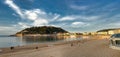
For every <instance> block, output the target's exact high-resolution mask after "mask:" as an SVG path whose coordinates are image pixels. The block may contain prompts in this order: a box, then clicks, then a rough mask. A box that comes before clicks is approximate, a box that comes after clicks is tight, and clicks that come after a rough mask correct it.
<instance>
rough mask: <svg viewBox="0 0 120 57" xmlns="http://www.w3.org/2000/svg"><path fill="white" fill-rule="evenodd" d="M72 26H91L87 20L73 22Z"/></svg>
mask: <svg viewBox="0 0 120 57" xmlns="http://www.w3.org/2000/svg"><path fill="white" fill-rule="evenodd" d="M71 25H72V27H86V26H89V25H90V24H89V23H85V22H73V23H72V24H71Z"/></svg>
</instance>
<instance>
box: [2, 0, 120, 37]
mask: <svg viewBox="0 0 120 57" xmlns="http://www.w3.org/2000/svg"><path fill="white" fill-rule="evenodd" d="M119 3H120V0H0V35H4V34H5V35H9V34H14V33H16V32H17V31H20V30H22V29H24V28H27V27H32V26H44V25H46V26H57V27H62V28H63V29H65V30H68V31H70V32H94V31H97V30H100V29H106V28H120V6H119Z"/></svg>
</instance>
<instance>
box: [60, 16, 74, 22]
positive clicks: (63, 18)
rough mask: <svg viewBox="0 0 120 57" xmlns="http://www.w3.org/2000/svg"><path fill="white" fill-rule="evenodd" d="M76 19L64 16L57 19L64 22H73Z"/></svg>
mask: <svg viewBox="0 0 120 57" xmlns="http://www.w3.org/2000/svg"><path fill="white" fill-rule="evenodd" d="M74 19H76V17H74V16H65V17H62V18H60V19H59V21H66V20H74Z"/></svg>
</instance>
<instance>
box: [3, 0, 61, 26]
mask: <svg viewBox="0 0 120 57" xmlns="http://www.w3.org/2000/svg"><path fill="white" fill-rule="evenodd" d="M5 3H6V4H7V5H9V6H10V8H12V9H13V10H14V11H15V12H16V13H17V14H18V15H19V16H20V17H21V18H22V19H26V20H30V21H32V22H33V23H32V24H31V25H33V26H41V25H44V24H48V23H49V21H48V18H47V17H48V15H47V13H46V12H44V11H42V10H41V9H32V10H25V9H21V8H19V7H18V6H17V5H16V4H15V3H14V2H13V0H5ZM58 17H59V15H55V16H54V17H53V18H54V19H57V18H58ZM28 24H29V23H21V22H19V23H18V25H20V26H22V27H23V28H24V27H28V26H29V25H28Z"/></svg>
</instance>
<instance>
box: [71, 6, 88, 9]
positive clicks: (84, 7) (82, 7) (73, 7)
mask: <svg viewBox="0 0 120 57" xmlns="http://www.w3.org/2000/svg"><path fill="white" fill-rule="evenodd" d="M70 8H72V9H75V10H86V9H88V6H78V5H70Z"/></svg>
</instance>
